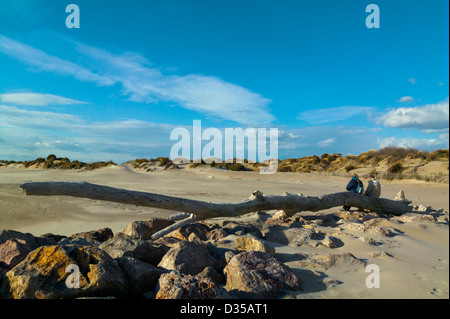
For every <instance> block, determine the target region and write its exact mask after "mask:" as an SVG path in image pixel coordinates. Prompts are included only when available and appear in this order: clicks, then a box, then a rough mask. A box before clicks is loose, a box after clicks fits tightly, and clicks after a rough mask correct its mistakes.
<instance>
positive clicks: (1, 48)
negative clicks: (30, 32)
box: [0, 34, 114, 85]
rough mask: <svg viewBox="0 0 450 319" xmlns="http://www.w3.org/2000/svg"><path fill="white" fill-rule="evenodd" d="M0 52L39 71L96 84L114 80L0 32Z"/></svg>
mask: <svg viewBox="0 0 450 319" xmlns="http://www.w3.org/2000/svg"><path fill="white" fill-rule="evenodd" d="M0 52H3V53H5V54H8V55H11V56H13V57H14V58H16V59H18V60H20V61H22V62H24V63H25V64H27V65H30V66H33V67H36V68H37V69H38V70H41V71H46V72H54V73H56V74H59V75H63V76H74V77H75V78H76V79H77V80H80V81H87V82H95V83H97V84H98V85H113V84H114V82H113V81H112V80H111V79H110V78H108V77H104V76H101V75H99V74H95V73H93V72H92V71H90V70H88V69H86V68H84V67H82V66H79V65H78V64H75V63H73V62H70V61H67V60H63V59H60V58H58V57H54V56H51V55H48V54H47V53H45V52H43V51H41V50H38V49H35V48H33V47H31V46H29V45H26V44H23V43H21V42H18V41H15V40H13V39H10V38H8V37H5V36H3V35H1V34H0Z"/></svg>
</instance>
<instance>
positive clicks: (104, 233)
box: [70, 227, 114, 243]
mask: <svg viewBox="0 0 450 319" xmlns="http://www.w3.org/2000/svg"><path fill="white" fill-rule="evenodd" d="M113 236H114V234H113V231H112V230H111V228H108V227H105V228H102V229H99V230H92V231H88V232H83V233H77V234H73V235H72V236H70V238H72V239H75V238H77V237H81V238H84V239H86V240H95V241H98V242H101V243H102V242H104V241H107V240H108V239H110V238H112V237H113Z"/></svg>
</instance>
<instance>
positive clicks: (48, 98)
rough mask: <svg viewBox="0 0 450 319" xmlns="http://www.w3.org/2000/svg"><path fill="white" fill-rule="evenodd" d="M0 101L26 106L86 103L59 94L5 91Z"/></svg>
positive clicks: (0, 96) (0, 95)
mask: <svg viewBox="0 0 450 319" xmlns="http://www.w3.org/2000/svg"><path fill="white" fill-rule="evenodd" d="M0 102H3V103H8V104H15V105H24V106H48V105H70V104H86V102H81V101H77V100H72V99H68V98H65V97H62V96H58V95H53V94H41V93H4V94H0Z"/></svg>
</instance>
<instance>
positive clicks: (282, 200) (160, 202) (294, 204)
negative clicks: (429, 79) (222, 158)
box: [20, 182, 412, 220]
mask: <svg viewBox="0 0 450 319" xmlns="http://www.w3.org/2000/svg"><path fill="white" fill-rule="evenodd" d="M20 187H21V188H22V189H23V190H24V192H25V193H26V194H27V195H40V196H53V195H59V196H73V197H82V198H90V199H96V200H104V201H110V202H117V203H123V204H131V205H137V206H147V207H155V208H161V209H167V210H174V211H182V212H186V213H191V214H195V216H196V218H197V219H199V220H202V219H208V218H214V217H232V216H239V215H242V214H246V213H250V212H254V211H265V210H274V209H283V210H284V211H286V213H288V214H294V213H297V212H303V211H311V212H316V211H320V210H324V209H329V208H333V207H338V206H343V205H347V206H352V207H357V208H360V209H367V210H370V211H374V212H377V213H388V214H393V215H402V214H404V213H407V212H411V210H412V207H411V206H410V205H409V204H410V203H411V202H410V201H408V200H406V199H405V198H404V197H403V198H397V199H396V200H390V199H386V198H378V199H375V198H371V197H368V196H364V195H360V194H356V193H352V192H341V193H335V194H328V195H323V196H318V197H311V196H303V195H295V194H285V195H281V196H277V195H263V194H262V193H261V192H259V191H256V192H254V193H253V194H252V195H251V196H250V198H248V199H246V200H244V201H242V202H239V203H225V204H222V203H220V204H216V203H210V202H205V201H198V200H192V199H186V198H180V197H173V196H165V195H159V194H153V193H145V192H139V191H131V190H125V189H118V188H113V187H109V186H103V185H96V184H91V183H87V182H33V183H25V184H22V185H20Z"/></svg>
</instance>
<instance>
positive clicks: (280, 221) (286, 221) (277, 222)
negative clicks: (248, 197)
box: [263, 211, 306, 232]
mask: <svg viewBox="0 0 450 319" xmlns="http://www.w3.org/2000/svg"><path fill="white" fill-rule="evenodd" d="M281 212H284V211H281ZM280 215H281V216H283V215H282V214H280ZM305 222H306V220H305V219H303V218H302V217H286V218H282V217H278V218H274V217H273V218H270V219H268V220H266V222H265V223H264V225H263V232H264V231H265V229H266V228H270V226H283V227H285V228H295V227H302V226H303V225H304V224H305Z"/></svg>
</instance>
